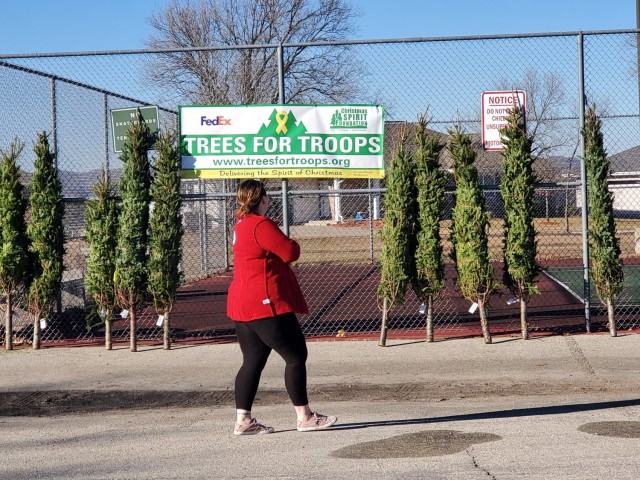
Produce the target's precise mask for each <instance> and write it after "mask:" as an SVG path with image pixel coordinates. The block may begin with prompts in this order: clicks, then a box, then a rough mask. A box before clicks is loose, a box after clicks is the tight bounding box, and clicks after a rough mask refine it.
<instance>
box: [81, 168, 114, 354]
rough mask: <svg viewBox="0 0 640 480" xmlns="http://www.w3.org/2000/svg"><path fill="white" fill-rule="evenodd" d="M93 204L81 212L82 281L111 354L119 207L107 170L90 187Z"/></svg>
mask: <svg viewBox="0 0 640 480" xmlns="http://www.w3.org/2000/svg"><path fill="white" fill-rule="evenodd" d="M93 195H94V198H93V200H90V201H88V202H87V206H86V209H85V212H84V215H85V230H86V232H87V243H88V244H89V255H88V257H87V274H86V277H85V280H84V284H85V287H86V289H87V292H88V293H89V294H90V295H91V297H92V298H93V299H94V301H95V303H96V306H97V310H98V313H99V316H100V319H101V321H102V322H103V323H104V326H105V348H106V349H107V350H111V348H112V340H111V325H112V318H113V308H114V306H115V293H114V283H113V273H114V272H115V262H116V243H117V234H118V206H117V203H116V200H115V198H114V197H113V187H112V185H111V184H110V183H109V181H108V179H107V172H106V170H104V169H103V170H102V172H101V174H100V178H99V179H98V181H97V182H96V183H95V185H94V186H93Z"/></svg>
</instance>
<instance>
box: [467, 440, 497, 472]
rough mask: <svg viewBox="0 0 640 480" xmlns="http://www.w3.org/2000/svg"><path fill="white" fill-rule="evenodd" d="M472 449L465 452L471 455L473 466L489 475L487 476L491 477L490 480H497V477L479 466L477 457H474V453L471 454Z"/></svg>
mask: <svg viewBox="0 0 640 480" xmlns="http://www.w3.org/2000/svg"><path fill="white" fill-rule="evenodd" d="M471 450H472V448H468V449H467V450H465V452H466V453H467V455H469V458H471V462H472V463H473V466H474V467H475V468H477V469H478V470H480V471H482V472H484V473H486V474H487V476H489V478H491V480H497V478H496V477H495V475H492V474H491V472H489V471H488V470H486V469H484V468H482V467H481V466H480V465H479V464H478V461H477V460H476V457H475V456H474V455H473V453H471Z"/></svg>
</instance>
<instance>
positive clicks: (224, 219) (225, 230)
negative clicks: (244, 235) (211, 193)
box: [222, 180, 230, 270]
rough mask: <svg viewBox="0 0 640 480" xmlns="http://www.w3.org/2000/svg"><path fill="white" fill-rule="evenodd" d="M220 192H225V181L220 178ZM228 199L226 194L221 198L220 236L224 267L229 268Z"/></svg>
mask: <svg viewBox="0 0 640 480" xmlns="http://www.w3.org/2000/svg"><path fill="white" fill-rule="evenodd" d="M222 193H227V181H226V180H222ZM227 202H228V199H227V196H226V195H225V196H224V199H223V200H222V225H223V227H222V228H223V233H222V238H223V239H224V240H223V243H224V269H225V270H229V266H230V262H229V219H228V218H227V208H228V205H227Z"/></svg>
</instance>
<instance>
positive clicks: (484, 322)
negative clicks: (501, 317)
mask: <svg viewBox="0 0 640 480" xmlns="http://www.w3.org/2000/svg"><path fill="white" fill-rule="evenodd" d="M478 310H479V311H480V325H481V326H482V336H483V337H484V343H491V342H492V340H491V332H490V331H489V319H488V318H487V310H486V307H485V304H484V302H482V301H480V300H478Z"/></svg>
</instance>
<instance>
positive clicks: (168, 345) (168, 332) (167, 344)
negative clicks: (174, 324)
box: [163, 310, 171, 350]
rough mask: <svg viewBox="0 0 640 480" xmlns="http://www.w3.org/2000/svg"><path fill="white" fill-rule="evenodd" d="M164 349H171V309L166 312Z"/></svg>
mask: <svg viewBox="0 0 640 480" xmlns="http://www.w3.org/2000/svg"><path fill="white" fill-rule="evenodd" d="M163 316H164V349H165V350H171V325H170V324H169V311H168V310H165V312H164V315H163Z"/></svg>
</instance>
